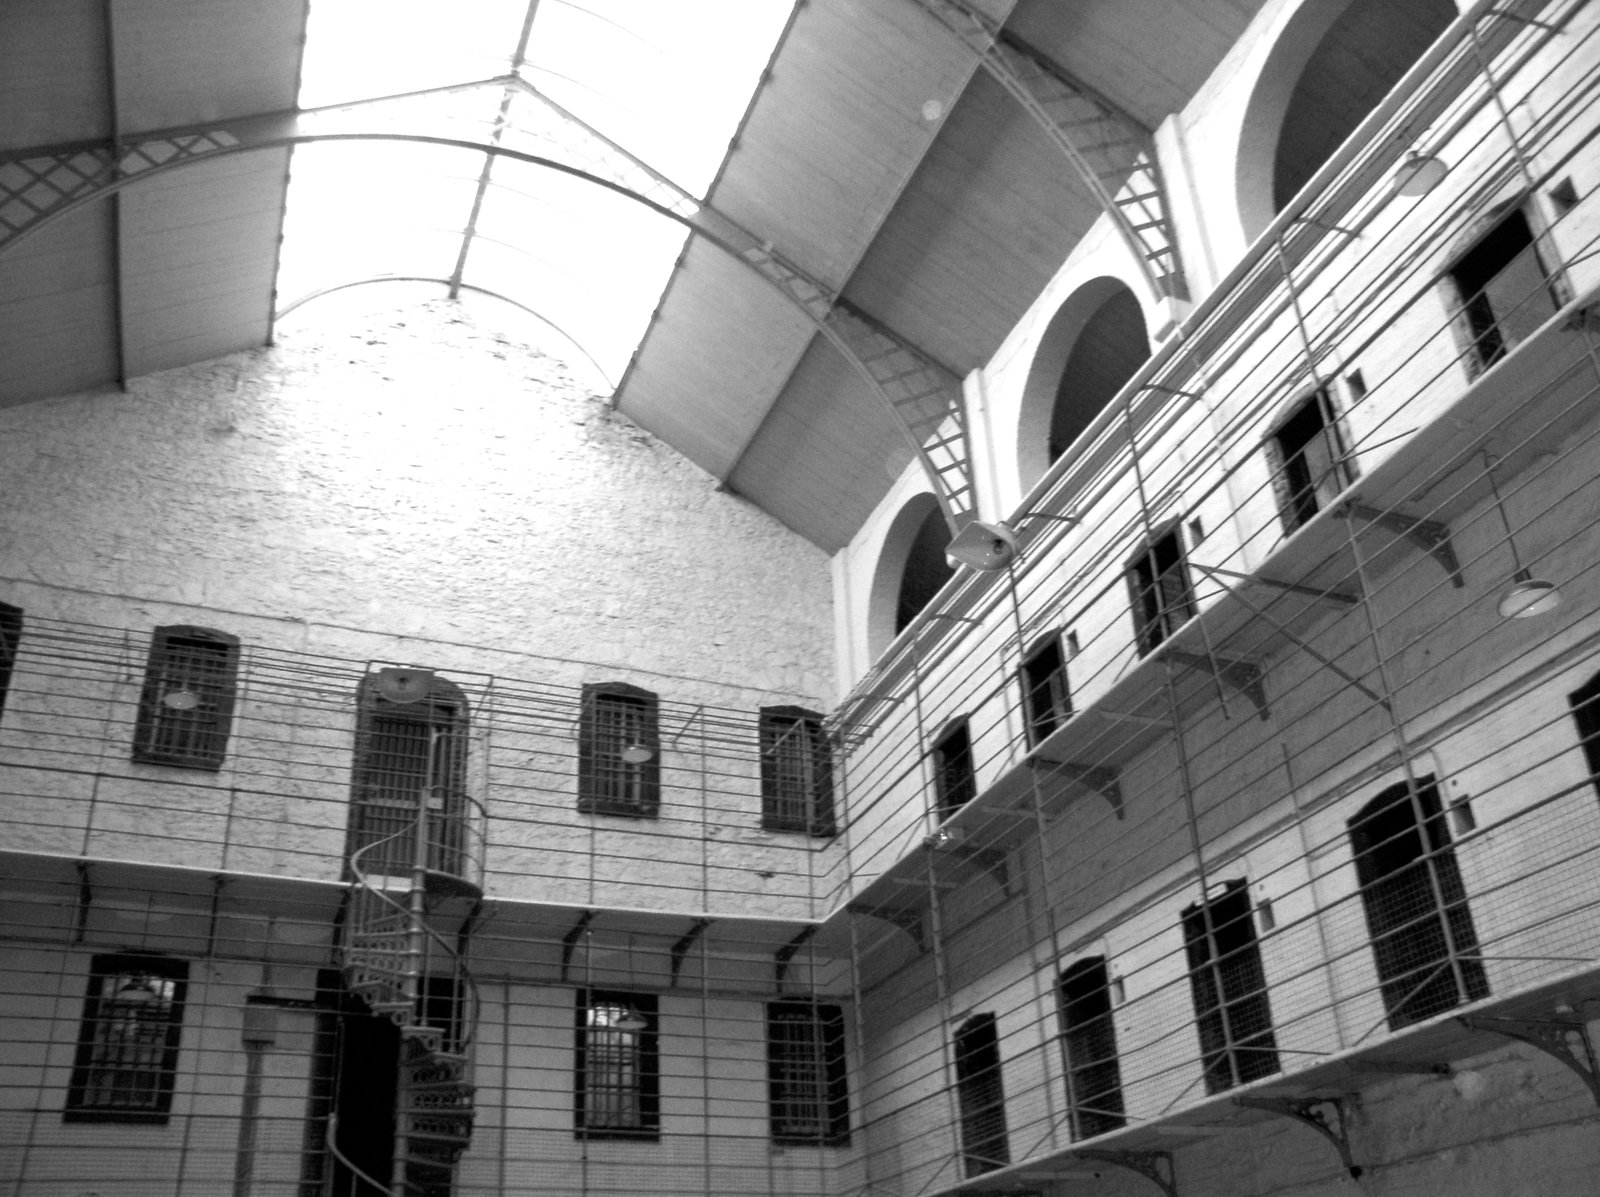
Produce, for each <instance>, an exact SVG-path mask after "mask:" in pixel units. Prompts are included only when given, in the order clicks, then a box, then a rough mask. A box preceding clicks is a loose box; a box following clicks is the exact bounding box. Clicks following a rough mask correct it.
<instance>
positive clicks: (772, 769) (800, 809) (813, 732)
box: [756, 706, 839, 838]
mask: <svg viewBox="0 0 1600 1197" xmlns="http://www.w3.org/2000/svg"><path fill="white" fill-rule="evenodd" d="M756 739H757V745H758V748H757V751H758V753H759V755H760V761H761V826H762V829H763V830H765V831H794V832H799V833H801V834H802V835H810V836H817V837H822V838H831V837H833V836H835V835H837V834H838V833H839V829H838V826H837V824H836V823H835V821H834V810H833V794H834V787H833V746H832V744H831V742H830V740H829V738H828V733H827V730H826V728H825V727H824V726H823V721H822V716H821V715H820V714H818V713H817V712H816V711H810V710H807V709H806V708H804V707H797V706H776V707H762V708H761V710H760V712H759V714H758V717H757V723H756Z"/></svg>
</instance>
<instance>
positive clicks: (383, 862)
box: [345, 670, 472, 876]
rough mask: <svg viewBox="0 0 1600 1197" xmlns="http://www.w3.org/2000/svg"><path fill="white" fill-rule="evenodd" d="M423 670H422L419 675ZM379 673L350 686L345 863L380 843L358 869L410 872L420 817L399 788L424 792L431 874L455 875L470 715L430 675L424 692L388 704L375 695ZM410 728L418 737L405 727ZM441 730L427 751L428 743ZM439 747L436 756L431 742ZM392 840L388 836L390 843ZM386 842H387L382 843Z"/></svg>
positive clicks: (462, 698) (461, 842)
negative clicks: (352, 721) (406, 785)
mask: <svg viewBox="0 0 1600 1197" xmlns="http://www.w3.org/2000/svg"><path fill="white" fill-rule="evenodd" d="M425 672H427V671H425ZM378 679H379V671H377V670H374V671H373V672H371V673H368V674H366V675H365V676H364V677H363V678H362V679H361V681H360V682H359V683H358V684H357V686H356V734H355V744H354V747H353V750H352V752H351V757H350V811H349V818H348V822H347V826H346V833H345V860H346V861H347V862H348V861H349V860H350V858H351V857H352V856H354V855H355V853H357V852H359V851H361V850H362V849H364V848H369V847H374V846H376V845H378V844H380V843H382V844H383V846H382V848H381V849H380V850H379V851H377V852H373V853H368V854H367V855H366V856H365V857H363V859H362V870H363V872H367V873H375V874H383V875H386V876H407V875H409V874H410V873H411V872H412V870H413V869H414V868H415V867H416V864H417V861H416V826H417V823H418V817H419V814H420V813H421V812H419V811H418V810H417V808H416V806H415V805H414V803H413V802H411V801H408V800H407V798H406V796H405V795H404V794H403V792H402V790H401V783H403V782H410V783H412V784H415V785H416V787H417V799H418V800H420V799H422V797H423V791H424V790H426V791H427V798H426V801H427V805H428V810H427V818H428V822H427V827H426V834H427V839H428V843H427V857H426V866H427V868H428V869H429V870H430V871H432V872H437V873H446V874H450V875H452V876H461V875H463V873H464V870H465V867H466V862H465V856H466V852H467V842H466V837H467V812H468V808H469V806H470V801H469V796H468V780H467V777H468V745H469V742H470V737H471V728H472V713H471V708H470V706H469V704H468V702H467V696H466V694H465V693H464V692H463V691H462V689H461V687H460V686H458V685H456V684H455V683H454V682H451V681H448V680H447V679H445V678H442V677H439V676H438V675H436V674H434V675H432V678H431V680H430V681H429V683H428V690H427V693H426V694H424V695H423V696H422V697H421V698H419V699H416V700H415V701H413V702H403V703H402V702H394V701H392V700H390V699H387V698H385V697H384V696H383V694H382V693H381V692H380V690H379V682H378ZM412 728H416V729H419V730H420V731H421V733H422V738H419V737H418V736H417V735H415V734H413V733H412V732H411V731H410V730H409V729H412ZM435 729H438V730H439V731H440V732H441V735H440V740H439V741H437V742H435V748H434V751H433V752H432V753H431V756H432V766H433V773H432V774H431V775H430V774H429V772H428V765H429V757H430V752H429V741H430V740H431V739H432V733H433V731H434V730H435ZM440 742H442V744H443V745H444V750H443V752H442V753H441V752H440V751H439V750H438V748H437V744H438V743H440ZM391 837H392V838H391ZM384 841H387V842H384Z"/></svg>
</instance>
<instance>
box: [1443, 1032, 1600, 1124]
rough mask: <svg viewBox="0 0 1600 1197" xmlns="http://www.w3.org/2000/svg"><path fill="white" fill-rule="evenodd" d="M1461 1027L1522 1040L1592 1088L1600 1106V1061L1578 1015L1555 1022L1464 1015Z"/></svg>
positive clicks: (1591, 1091)
mask: <svg viewBox="0 0 1600 1197" xmlns="http://www.w3.org/2000/svg"><path fill="white" fill-rule="evenodd" d="M1460 1021H1461V1025H1462V1026H1465V1027H1469V1028H1471V1029H1472V1030H1474V1031H1490V1032H1493V1033H1494V1034H1496V1035H1505V1036H1507V1037H1508V1038H1511V1039H1520V1040H1521V1041H1522V1042H1523V1043H1526V1044H1527V1045H1528V1046H1529V1047H1536V1048H1538V1049H1539V1050H1540V1051H1542V1052H1544V1053H1545V1055H1547V1056H1550V1057H1552V1058H1553V1059H1555V1060H1559V1061H1560V1062H1561V1063H1562V1064H1565V1065H1566V1066H1567V1067H1568V1068H1570V1069H1572V1071H1573V1072H1575V1073H1577V1074H1578V1079H1579V1080H1581V1081H1582V1082H1583V1083H1584V1084H1585V1085H1587V1086H1588V1088H1589V1096H1591V1097H1593V1098H1594V1102H1595V1105H1597V1106H1600V1060H1597V1058H1596V1056H1595V1048H1594V1040H1593V1039H1591V1038H1590V1037H1589V1025H1588V1023H1587V1022H1586V1021H1585V1020H1584V1019H1583V1018H1582V1017H1581V1016H1579V1015H1572V1016H1570V1017H1555V1018H1491V1017H1489V1016H1487V1015H1482V1014H1464V1015H1462V1016H1461V1019H1460Z"/></svg>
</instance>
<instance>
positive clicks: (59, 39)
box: [0, 0, 111, 148]
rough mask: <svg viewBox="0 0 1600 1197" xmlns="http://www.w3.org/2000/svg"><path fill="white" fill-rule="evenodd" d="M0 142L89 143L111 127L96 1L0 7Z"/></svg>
mask: <svg viewBox="0 0 1600 1197" xmlns="http://www.w3.org/2000/svg"><path fill="white" fill-rule="evenodd" d="M0 81H3V87H4V92H3V99H4V102H3V103H0V146H3V147H8V148H17V147H21V146H30V145H53V144H56V143H59V142H64V141H87V140H89V139H91V138H95V137H104V136H105V135H106V134H107V133H108V132H109V131H110V127H111V122H110V110H109V107H108V105H109V103H110V92H109V91H108V89H107V87H106V39H105V22H104V19H103V17H102V14H101V0H6V2H5V3H3V4H0Z"/></svg>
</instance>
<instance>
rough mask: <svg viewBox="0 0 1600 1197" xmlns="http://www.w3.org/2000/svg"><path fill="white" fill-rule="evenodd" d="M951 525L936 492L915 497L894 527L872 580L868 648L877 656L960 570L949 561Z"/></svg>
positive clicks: (905, 507) (886, 540) (880, 553)
mask: <svg viewBox="0 0 1600 1197" xmlns="http://www.w3.org/2000/svg"><path fill="white" fill-rule="evenodd" d="M949 543H950V525H949V524H948V523H946V522H945V518H944V513H943V512H941V511H940V510H939V501H938V500H937V499H935V498H934V497H933V495H931V494H926V493H924V494H920V495H915V496H913V497H912V498H911V499H909V500H908V501H907V502H906V505H905V506H904V507H902V508H901V509H900V512H899V514H898V515H896V516H895V517H894V522H893V523H891V524H890V525H889V531H888V534H887V535H886V536H885V537H884V538H883V548H882V550H881V551H880V552H879V554H878V568H877V571H876V572H875V573H874V574H873V577H872V597H871V599H870V600H869V604H868V609H867V649H868V651H869V652H870V653H871V654H872V655H873V656H874V657H877V656H878V655H879V654H880V653H882V652H883V651H884V649H886V648H888V647H889V645H890V644H892V643H893V642H894V638H895V637H896V636H898V635H899V634H900V633H901V632H902V631H904V630H905V628H906V625H907V624H909V623H910V622H911V621H912V620H913V619H915V618H916V617H917V614H918V613H919V612H920V611H921V610H922V609H923V608H924V607H926V606H927V605H928V603H929V601H930V600H931V599H932V598H933V596H934V595H936V594H937V593H939V588H940V587H941V586H943V585H944V584H945V583H946V582H948V581H949V580H950V578H951V576H952V575H953V574H954V573H955V569H954V568H953V567H952V566H951V565H950V563H949V562H948V561H947V560H945V555H944V550H945V546H947V545H948V544H949Z"/></svg>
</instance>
